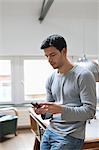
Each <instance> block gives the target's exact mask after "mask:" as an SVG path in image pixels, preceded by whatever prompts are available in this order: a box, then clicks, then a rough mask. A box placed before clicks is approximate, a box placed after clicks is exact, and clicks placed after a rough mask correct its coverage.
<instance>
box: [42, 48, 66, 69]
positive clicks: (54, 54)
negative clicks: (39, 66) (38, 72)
mask: <svg viewBox="0 0 99 150" xmlns="http://www.w3.org/2000/svg"><path fill="white" fill-rule="evenodd" d="M62 51H63V50H62ZM62 51H61V52H60V51H59V50H57V49H56V48H55V47H49V48H45V49H44V53H45V56H46V57H47V59H48V61H49V63H50V64H51V66H52V67H53V68H54V69H59V68H60V67H61V66H62V65H63V62H64V61H63V60H64V57H65V56H64V55H63V53H62Z"/></svg>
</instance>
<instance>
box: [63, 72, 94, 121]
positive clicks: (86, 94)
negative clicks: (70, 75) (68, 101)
mask: <svg viewBox="0 0 99 150" xmlns="http://www.w3.org/2000/svg"><path fill="white" fill-rule="evenodd" d="M77 80H78V84H79V85H78V87H79V93H80V100H81V104H82V105H81V106H72V107H71V106H68V105H67V106H66V105H62V114H61V117H62V120H65V121H66V122H71V121H86V120H88V119H92V118H93V117H94V115H95V112H96V82H95V79H94V76H93V74H92V73H91V72H89V71H88V72H87V71H86V72H83V73H81V74H80V75H79V77H78V79H77Z"/></svg>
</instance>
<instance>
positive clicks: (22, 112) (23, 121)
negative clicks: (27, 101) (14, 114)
mask: <svg viewBox="0 0 99 150" xmlns="http://www.w3.org/2000/svg"><path fill="white" fill-rule="evenodd" d="M17 110H18V128H27V127H30V116H29V107H18V108H17Z"/></svg>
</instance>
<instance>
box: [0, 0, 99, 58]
mask: <svg viewBox="0 0 99 150" xmlns="http://www.w3.org/2000/svg"><path fill="white" fill-rule="evenodd" d="M41 5H42V1H41V0H0V55H42V54H43V52H42V51H41V50H40V44H41V42H42V40H43V39H44V38H45V37H47V36H48V35H50V34H54V33H58V34H61V35H63V36H64V37H65V38H66V39H67V44H68V54H69V55H73V54H74V55H75V54H76V55H83V49H84V50H85V53H86V54H87V55H96V56H98V55H99V52H98V51H99V50H98V48H99V43H98V39H99V15H98V13H99V2H98V1H97V0H90V1H89V0H85V1H83V0H80V1H77V0H74V1H68V0H55V1H54V3H53V4H52V6H51V8H50V10H49V12H48V14H47V16H46V17H45V19H44V21H43V22H42V23H40V22H39V21H38V18H39V14H40V8H41Z"/></svg>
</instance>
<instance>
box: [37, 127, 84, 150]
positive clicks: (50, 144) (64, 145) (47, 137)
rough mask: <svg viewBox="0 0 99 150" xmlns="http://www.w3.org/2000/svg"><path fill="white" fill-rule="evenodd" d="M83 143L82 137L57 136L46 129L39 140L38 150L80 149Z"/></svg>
mask: <svg viewBox="0 0 99 150" xmlns="http://www.w3.org/2000/svg"><path fill="white" fill-rule="evenodd" d="M83 143H84V140H82V139H77V138H74V137H72V136H70V135H67V136H65V137H63V136H59V135H58V134H55V133H53V132H51V131H50V130H48V129H46V131H45V132H44V134H43V137H42V140H41V144H40V150H81V147H82V146H83Z"/></svg>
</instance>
